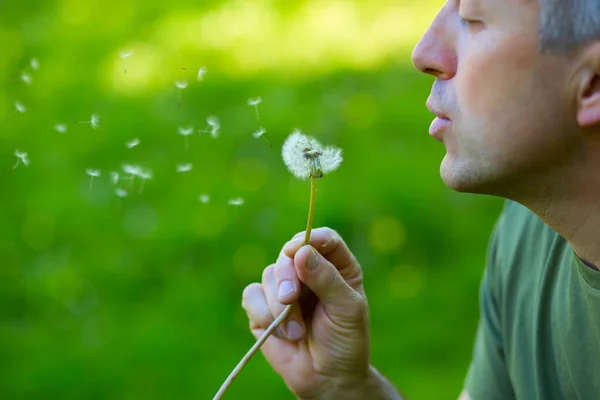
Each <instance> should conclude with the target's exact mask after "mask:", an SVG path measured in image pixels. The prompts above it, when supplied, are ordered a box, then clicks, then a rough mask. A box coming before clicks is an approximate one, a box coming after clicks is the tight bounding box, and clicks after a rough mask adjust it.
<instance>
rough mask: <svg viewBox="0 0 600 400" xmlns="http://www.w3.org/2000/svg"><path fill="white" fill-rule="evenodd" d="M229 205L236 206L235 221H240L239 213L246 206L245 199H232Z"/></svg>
mask: <svg viewBox="0 0 600 400" xmlns="http://www.w3.org/2000/svg"><path fill="white" fill-rule="evenodd" d="M228 203H229V205H230V206H234V207H235V219H236V220H239V213H238V208H239V207H240V206H241V205H242V204H244V199H242V198H241V197H237V198H235V199H231V200H229V202H228Z"/></svg>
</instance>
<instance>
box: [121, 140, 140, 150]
mask: <svg viewBox="0 0 600 400" xmlns="http://www.w3.org/2000/svg"><path fill="white" fill-rule="evenodd" d="M138 144H140V139H138V138H135V139H132V140H130V141H129V142H127V143H125V146H127V148H128V149H132V148H134V147H135V146H137V145H138Z"/></svg>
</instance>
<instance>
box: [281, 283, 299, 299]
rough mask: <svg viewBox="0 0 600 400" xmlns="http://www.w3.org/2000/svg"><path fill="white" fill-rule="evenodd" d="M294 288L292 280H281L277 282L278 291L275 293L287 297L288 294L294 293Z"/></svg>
mask: <svg viewBox="0 0 600 400" xmlns="http://www.w3.org/2000/svg"><path fill="white" fill-rule="evenodd" d="M295 290H296V285H294V282H292V281H283V282H281V283H280V284H279V291H278V292H277V295H278V296H279V297H287V296H289V295H290V294H292V293H294V291H295Z"/></svg>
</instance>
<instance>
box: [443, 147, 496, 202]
mask: <svg viewBox="0 0 600 400" xmlns="http://www.w3.org/2000/svg"><path fill="white" fill-rule="evenodd" d="M440 177H441V178H442V181H443V182H444V184H445V185H446V186H447V187H448V188H449V189H452V190H454V191H455V192H459V193H473V194H496V192H497V190H496V189H497V188H495V185H494V184H493V182H492V180H490V179H489V177H488V176H487V174H484V173H483V170H482V169H481V168H479V169H477V168H474V167H473V166H472V165H468V164H467V163H464V162H459V161H458V160H456V159H453V157H452V156H450V155H448V154H446V156H445V157H444V159H443V160H442V163H441V165H440Z"/></svg>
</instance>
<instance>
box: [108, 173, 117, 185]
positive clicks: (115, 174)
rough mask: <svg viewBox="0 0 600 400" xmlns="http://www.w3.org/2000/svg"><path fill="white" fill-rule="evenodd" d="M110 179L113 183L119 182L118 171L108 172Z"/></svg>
mask: <svg viewBox="0 0 600 400" xmlns="http://www.w3.org/2000/svg"><path fill="white" fill-rule="evenodd" d="M110 181H111V182H112V183H113V185H116V184H117V183H119V173H118V172H117V171H111V172H110Z"/></svg>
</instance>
